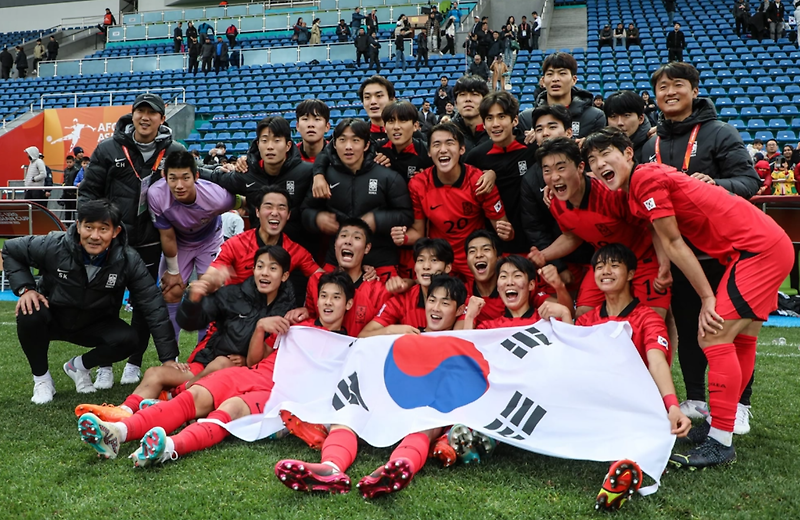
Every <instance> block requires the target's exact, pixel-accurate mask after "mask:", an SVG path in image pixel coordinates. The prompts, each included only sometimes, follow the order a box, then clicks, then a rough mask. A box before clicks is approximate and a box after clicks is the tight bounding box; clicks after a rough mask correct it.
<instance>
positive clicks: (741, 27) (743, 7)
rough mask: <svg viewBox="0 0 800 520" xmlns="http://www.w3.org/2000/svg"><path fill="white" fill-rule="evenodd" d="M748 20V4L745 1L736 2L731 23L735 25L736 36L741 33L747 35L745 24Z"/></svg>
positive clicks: (738, 0)
mask: <svg viewBox="0 0 800 520" xmlns="http://www.w3.org/2000/svg"><path fill="white" fill-rule="evenodd" d="M749 20H750V2H748V1H747V0H737V2H736V4H735V5H734V6H733V21H734V23H735V24H736V36H741V34H742V32H745V33H747V23H748V21H749Z"/></svg>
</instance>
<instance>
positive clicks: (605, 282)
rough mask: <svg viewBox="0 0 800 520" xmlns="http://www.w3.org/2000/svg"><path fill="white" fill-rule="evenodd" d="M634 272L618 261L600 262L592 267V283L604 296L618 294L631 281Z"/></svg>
mask: <svg viewBox="0 0 800 520" xmlns="http://www.w3.org/2000/svg"><path fill="white" fill-rule="evenodd" d="M634 273H635V271H628V268H627V266H626V265H625V264H624V263H622V262H620V261H618V260H605V261H603V260H600V261H598V262H597V264H596V265H595V266H594V281H595V283H597V287H598V288H599V289H600V290H601V291H603V292H604V293H606V294H609V293H610V294H619V293H620V292H622V291H624V290H625V287H626V286H628V284H629V283H630V282H631V280H633V275H634Z"/></svg>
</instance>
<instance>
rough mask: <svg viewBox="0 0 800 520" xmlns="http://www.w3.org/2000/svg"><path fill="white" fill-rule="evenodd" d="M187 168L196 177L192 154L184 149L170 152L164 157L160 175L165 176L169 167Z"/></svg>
mask: <svg viewBox="0 0 800 520" xmlns="http://www.w3.org/2000/svg"><path fill="white" fill-rule="evenodd" d="M178 168H189V171H190V172H192V175H194V176H195V177H197V162H196V161H195V160H194V155H192V153H191V152H187V151H186V150H180V151H176V152H172V153H171V154H169V155H167V158H166V159H164V170H163V172H162V175H163V176H164V178H165V179H166V178H167V174H168V173H169V170H171V169H178Z"/></svg>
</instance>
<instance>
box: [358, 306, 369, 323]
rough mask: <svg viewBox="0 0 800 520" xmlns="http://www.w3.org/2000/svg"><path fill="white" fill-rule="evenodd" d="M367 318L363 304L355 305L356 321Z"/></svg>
mask: <svg viewBox="0 0 800 520" xmlns="http://www.w3.org/2000/svg"><path fill="white" fill-rule="evenodd" d="M366 319H367V307H366V306H365V305H359V306H358V307H356V321H366Z"/></svg>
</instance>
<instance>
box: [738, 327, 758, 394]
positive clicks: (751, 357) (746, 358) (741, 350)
mask: <svg viewBox="0 0 800 520" xmlns="http://www.w3.org/2000/svg"><path fill="white" fill-rule="evenodd" d="M757 342H758V338H757V337H756V336H747V335H745V334H739V335H738V336H736V337H735V338H733V345H734V346H735V347H736V357H737V358H738V359H739V368H741V370H742V386H741V388H740V389H739V397H742V393H743V392H744V389H745V388H747V383H749V382H750V378H751V377H752V376H753V369H754V368H755V366H756V344H757Z"/></svg>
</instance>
